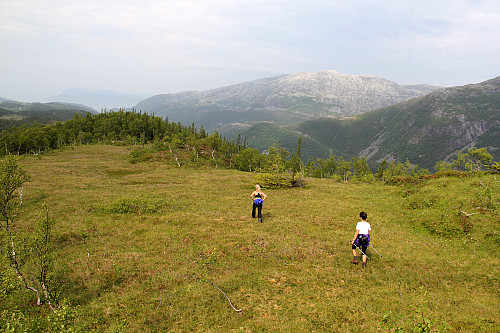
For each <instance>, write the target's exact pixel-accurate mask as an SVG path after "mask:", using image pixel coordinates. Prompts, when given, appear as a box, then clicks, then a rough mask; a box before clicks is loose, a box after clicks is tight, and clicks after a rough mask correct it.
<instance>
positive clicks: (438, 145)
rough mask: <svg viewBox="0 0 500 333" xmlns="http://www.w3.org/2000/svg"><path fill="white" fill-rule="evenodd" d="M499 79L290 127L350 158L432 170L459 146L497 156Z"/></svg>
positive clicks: (499, 143)
mask: <svg viewBox="0 0 500 333" xmlns="http://www.w3.org/2000/svg"><path fill="white" fill-rule="evenodd" d="M499 126H500V77H497V78H495V79H492V80H488V81H485V82H482V83H479V84H471V85H466V86H461V87H453V88H445V89H441V90H437V91H434V92H431V93H429V94H427V95H425V96H423V97H419V98H415V99H412V100H410V101H406V102H402V103H399V104H396V105H392V106H389V107H386V108H382V109H378V110H374V111H371V112H367V113H364V114H362V115H359V116H357V117H352V118H344V119H333V118H322V119H315V120H310V121H306V122H303V123H301V124H298V125H296V126H292V127H291V128H292V129H293V130H295V131H298V132H300V133H302V134H303V135H306V136H308V137H310V138H313V139H315V140H316V141H318V142H320V143H321V144H323V145H325V146H327V147H330V148H332V149H335V150H339V151H342V152H344V153H345V154H348V155H350V156H365V157H366V158H367V159H369V160H371V161H376V162H380V161H382V160H384V159H386V160H388V161H391V160H395V159H398V160H403V161H404V160H405V159H409V160H410V161H411V162H412V163H416V164H418V165H419V166H422V167H426V168H431V167H433V166H434V164H435V163H436V162H437V161H440V160H447V159H449V158H451V157H453V156H454V155H455V153H456V151H458V150H464V149H467V148H469V147H474V146H476V147H487V148H488V150H489V151H490V153H491V154H492V155H494V157H495V159H496V160H497V161H498V160H500V127H499Z"/></svg>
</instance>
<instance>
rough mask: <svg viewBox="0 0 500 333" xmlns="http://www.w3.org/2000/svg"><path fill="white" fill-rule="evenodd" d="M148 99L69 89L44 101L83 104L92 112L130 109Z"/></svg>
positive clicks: (140, 96) (110, 92)
mask: <svg viewBox="0 0 500 333" xmlns="http://www.w3.org/2000/svg"><path fill="white" fill-rule="evenodd" d="M148 97H149V96H147V95H139V94H126V93H120V92H116V91H112V90H107V89H104V90H90V89H86V88H70V89H66V90H64V91H63V92H62V93H61V94H60V95H57V96H53V97H50V98H47V99H46V101H47V102H49V101H51V102H54V101H56V102H67V103H74V104H84V105H88V106H90V107H92V108H93V109H94V110H97V111H101V110H102V109H104V108H106V109H107V110H110V109H113V108H131V107H133V106H134V105H136V104H137V103H139V102H140V101H142V100H144V99H145V98H148Z"/></svg>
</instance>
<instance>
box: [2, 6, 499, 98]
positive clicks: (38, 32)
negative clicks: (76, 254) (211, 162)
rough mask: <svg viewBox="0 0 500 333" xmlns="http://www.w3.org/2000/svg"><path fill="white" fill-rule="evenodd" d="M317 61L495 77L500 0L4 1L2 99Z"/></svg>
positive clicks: (287, 68)
mask: <svg viewBox="0 0 500 333" xmlns="http://www.w3.org/2000/svg"><path fill="white" fill-rule="evenodd" d="M322 70H336V71H338V72H340V73H343V74H350V75H361V74H368V75H375V76H378V77H382V78H385V79H388V80H391V81H394V82H396V83H398V84H423V83H425V84H433V85H439V86H459V85H465V84H470V83H478V82H482V81H485V80H488V79H491V78H494V77H497V76H499V75H500V1H498V0H418V1H417V0H411V1H407V0H397V1H396V0H393V1H389V0H331V1H321V0H304V1H299V0H99V1H96V0H2V1H0V97H3V98H8V99H14V100H18V101H26V102H30V101H41V100H43V99H45V98H47V97H49V96H54V95H58V94H60V93H61V92H62V91H63V90H65V89H67V88H88V89H92V90H100V89H110V90H114V91H117V92H122V93H134V94H145V95H155V94H162V93H175V92H181V91H187V90H209V89H214V88H218V87H222V86H228V85H232V84H236V83H241V82H246V81H251V80H255V79H260V78H264V77H271V76H276V75H282V74H293V73H298V72H317V71H322Z"/></svg>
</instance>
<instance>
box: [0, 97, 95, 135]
mask: <svg viewBox="0 0 500 333" xmlns="http://www.w3.org/2000/svg"><path fill="white" fill-rule="evenodd" d="M89 112H90V113H94V114H95V113H96V111H95V110H94V109H92V108H89V107H88V106H85V105H77V104H69V103H26V102H16V101H11V100H7V99H5V98H2V99H0V131H2V130H7V129H9V128H11V127H13V126H20V125H23V124H24V125H31V124H33V123H35V122H36V123H39V124H51V123H54V122H56V121H61V122H63V121H66V120H69V119H72V118H73V117H74V116H75V113H78V114H80V115H82V116H83V115H85V114H87V113H89Z"/></svg>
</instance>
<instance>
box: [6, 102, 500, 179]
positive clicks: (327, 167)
mask: <svg viewBox="0 0 500 333" xmlns="http://www.w3.org/2000/svg"><path fill="white" fill-rule="evenodd" d="M96 143H107V144H116V143H123V144H129V145H134V146H135V148H134V149H133V150H132V152H131V153H130V160H131V161H132V162H138V161H141V160H147V159H155V158H162V159H164V160H166V161H169V162H170V163H173V164H175V165H177V166H179V167H180V166H182V165H194V166H211V167H216V168H218V167H221V168H235V169H237V170H240V171H247V172H258V173H259V174H260V175H259V177H260V182H261V183H263V184H267V185H268V186H269V187H281V186H284V187H289V186H303V185H304V184H305V181H304V178H305V177H317V178H332V179H336V180H339V181H346V182H347V181H357V182H371V181H375V180H383V181H389V180H393V179H395V178H397V177H422V176H425V175H428V174H429V170H427V169H421V168H419V167H418V166H417V165H414V164H412V163H411V162H410V161H406V162H401V161H386V160H384V161H382V162H381V163H379V164H375V165H374V164H370V163H369V162H368V161H367V159H366V158H365V157H354V158H352V159H351V160H347V159H345V158H344V157H343V156H330V157H329V158H326V159H322V158H318V159H315V160H309V161H307V162H304V161H303V159H302V157H301V150H302V147H301V146H302V140H301V139H300V138H299V139H298V142H297V148H296V150H295V152H294V153H292V154H290V152H288V151H287V150H286V149H284V148H283V147H281V145H280V142H277V143H275V144H274V145H272V146H271V147H269V149H268V150H266V151H265V152H264V153H261V152H259V151H258V150H257V149H254V148H252V147H248V145H247V143H246V139H244V138H243V139H242V138H241V137H240V136H238V138H237V139H236V140H232V141H230V140H227V139H226V138H225V137H221V136H220V135H219V133H218V132H213V133H211V134H208V133H206V132H205V130H204V129H203V127H201V128H200V129H198V128H196V127H195V124H194V123H193V124H192V125H190V126H185V125H182V124H181V123H175V122H170V121H169V120H168V118H167V119H162V118H161V117H157V116H154V115H149V114H147V113H142V112H137V111H135V110H133V111H124V110H119V111H112V112H102V113H99V114H91V113H87V114H86V115H80V114H78V113H75V115H74V117H73V119H71V120H68V121H65V122H61V121H58V122H56V123H54V124H47V125H41V124H39V123H35V124H33V125H31V126H28V125H26V124H23V125H21V126H18V127H15V126H14V127H11V128H10V129H8V130H4V131H2V133H1V134H0V156H1V155H7V154H17V155H20V154H39V153H41V152H43V151H46V150H49V149H57V148H60V147H63V146H75V145H84V144H96ZM495 166H496V168H495ZM487 167H489V168H490V169H493V170H497V171H498V162H496V163H493V164H492V156H491V154H489V153H488V152H487V151H486V148H471V149H469V151H467V152H462V153H459V154H458V155H457V158H456V160H454V161H451V162H443V161H441V162H438V163H437V164H436V167H435V169H436V171H438V172H450V171H453V170H465V171H480V170H483V169H485V168H487Z"/></svg>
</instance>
